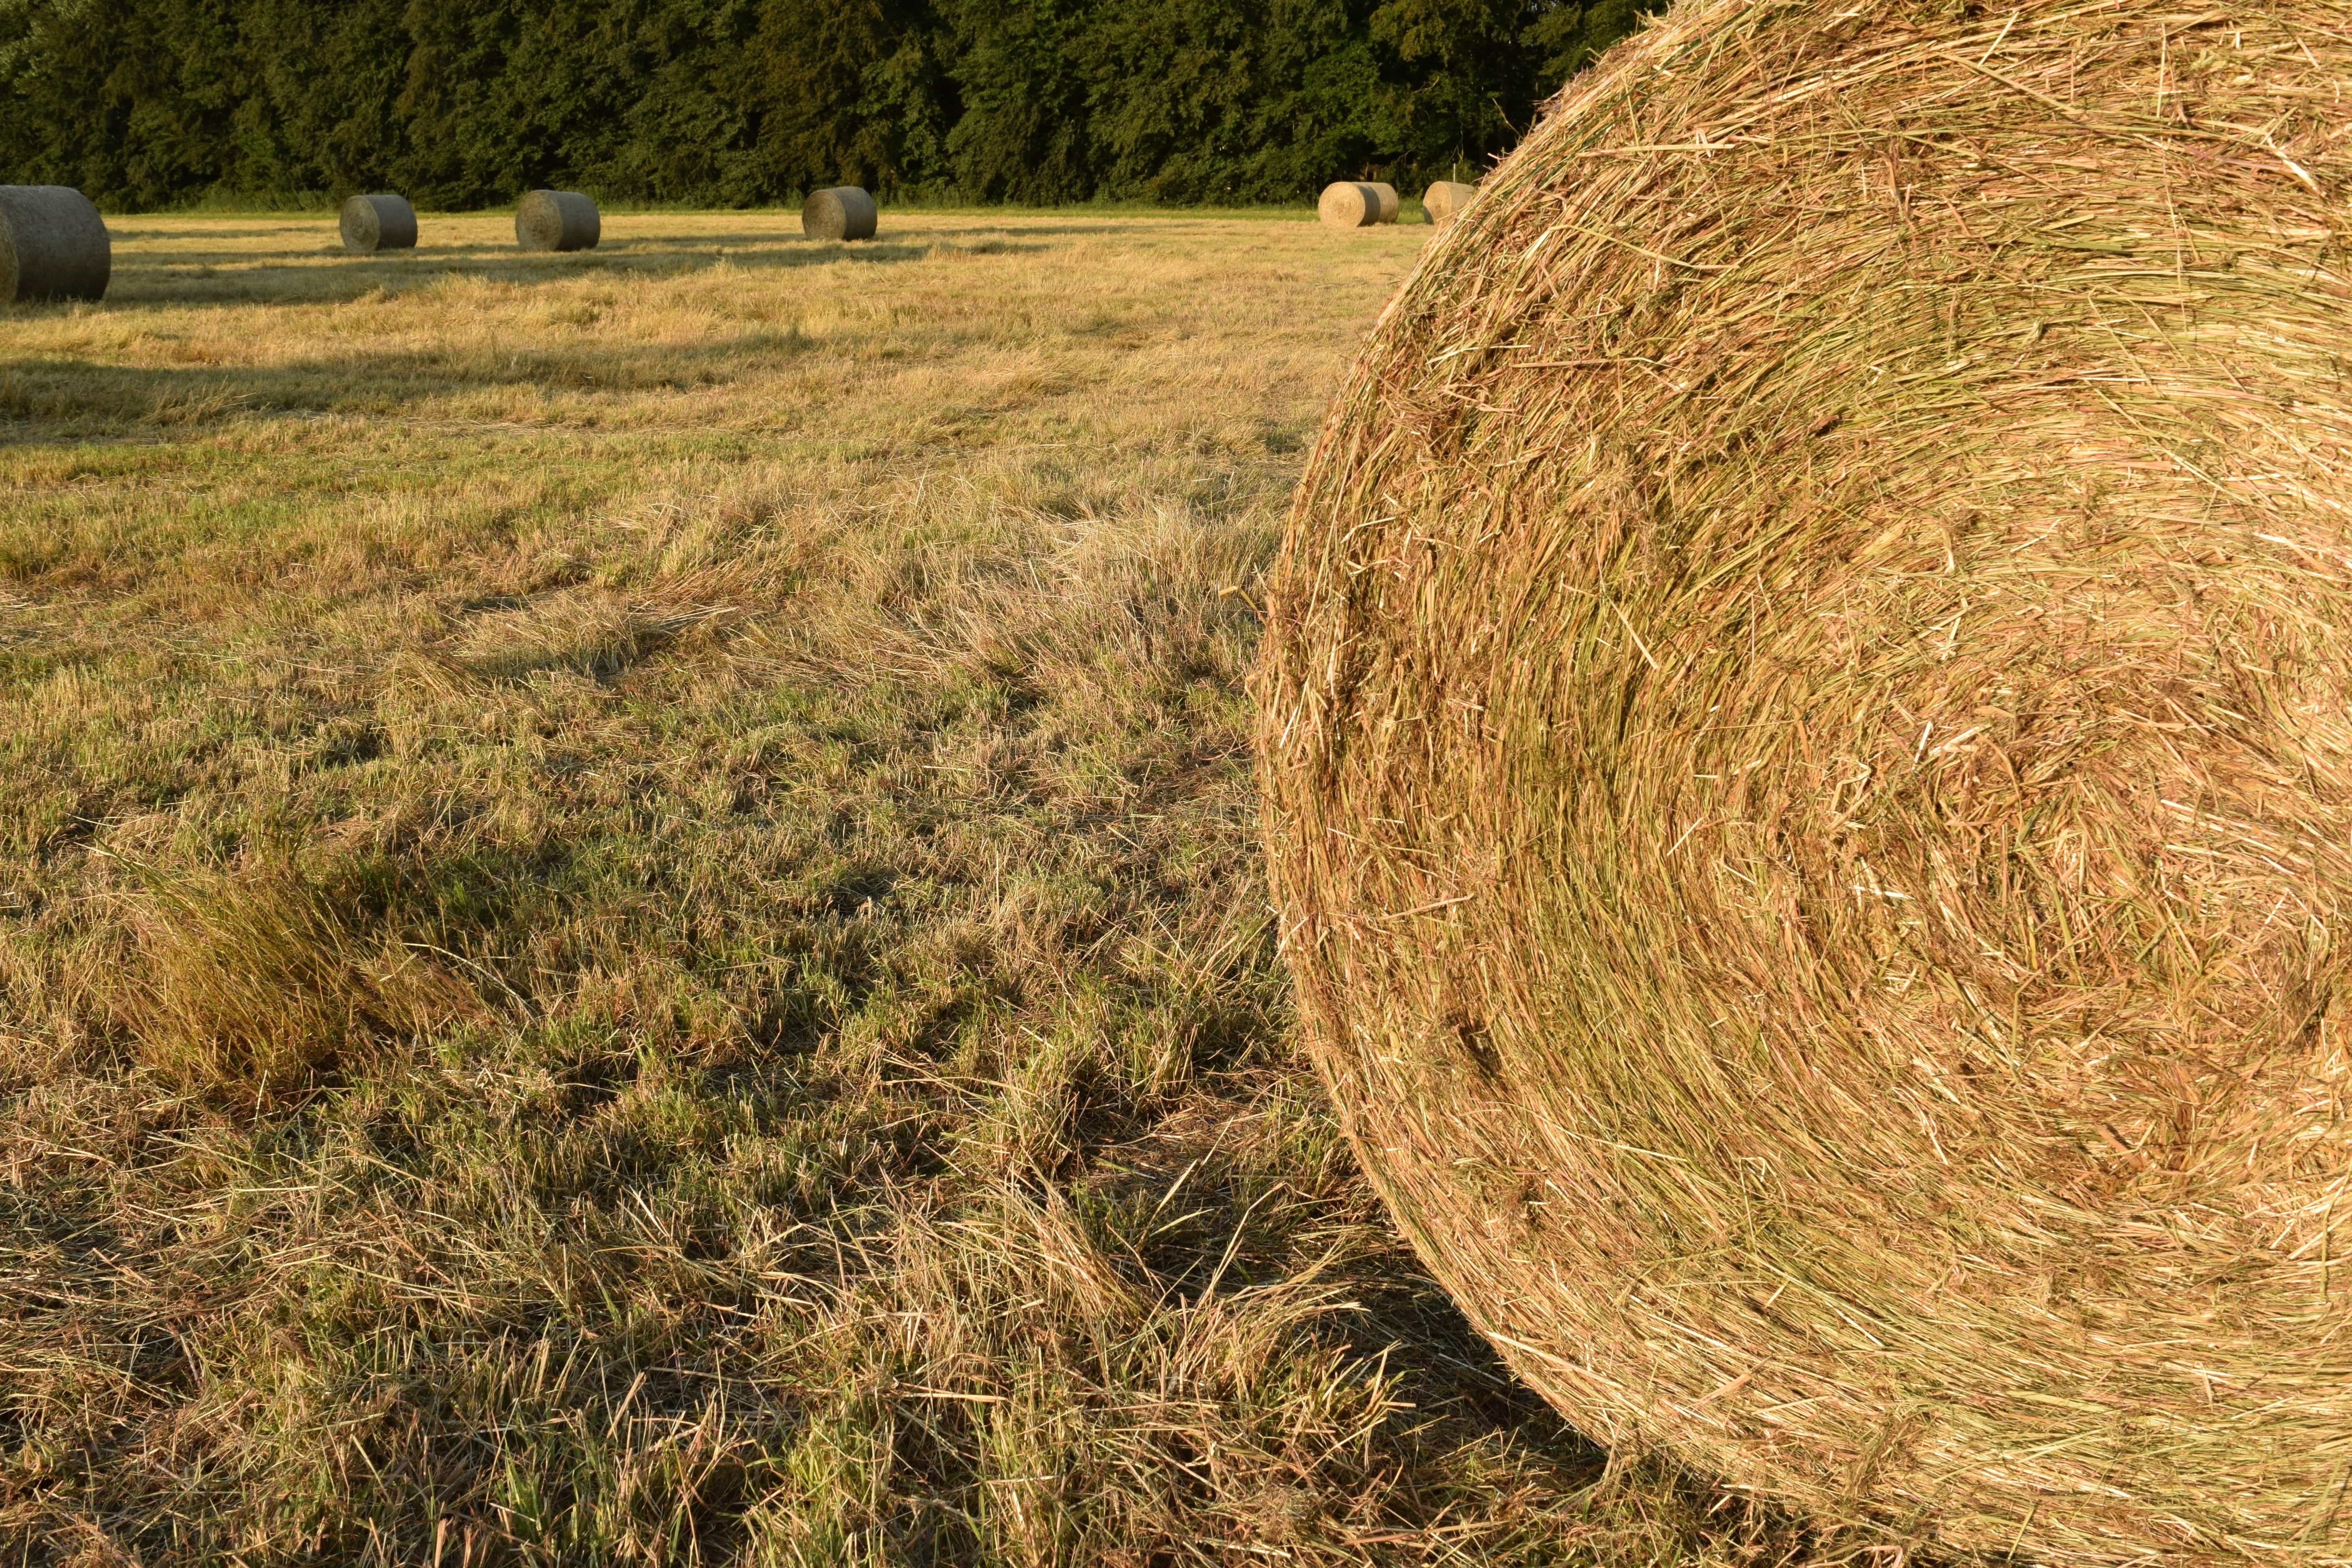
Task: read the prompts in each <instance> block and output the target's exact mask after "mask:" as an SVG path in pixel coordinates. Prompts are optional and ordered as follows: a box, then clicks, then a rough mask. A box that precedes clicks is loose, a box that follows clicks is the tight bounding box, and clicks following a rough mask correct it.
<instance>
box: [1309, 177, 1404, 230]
mask: <svg viewBox="0 0 2352 1568" xmlns="http://www.w3.org/2000/svg"><path fill="white" fill-rule="evenodd" d="M1397 205H1398V204H1397V194H1396V187H1395V186H1394V185H1384V184H1380V183H1379V182H1377V181H1373V180H1342V181H1340V182H1339V183H1338V184H1330V185H1326V186H1324V187H1323V195H1322V199H1321V200H1319V201H1318V202H1317V203H1316V204H1315V214H1316V216H1318V217H1319V218H1321V219H1322V220H1323V221H1324V223H1325V224H1327V225H1328V226H1330V227H1332V228H1370V227H1371V226H1373V225H1374V224H1378V223H1394V222H1396V216H1397Z"/></svg>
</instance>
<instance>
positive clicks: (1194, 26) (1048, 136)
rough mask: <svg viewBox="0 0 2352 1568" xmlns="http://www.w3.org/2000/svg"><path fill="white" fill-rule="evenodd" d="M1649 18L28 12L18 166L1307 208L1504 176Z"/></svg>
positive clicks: (559, 1) (435, 189) (398, 184)
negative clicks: (1589, 71) (1563, 99)
mask: <svg viewBox="0 0 2352 1568" xmlns="http://www.w3.org/2000/svg"><path fill="white" fill-rule="evenodd" d="M1636 3H1637V0H1590V3H1586V4H1578V3H1576V0H551V3H550V0H0V179H5V180H8V181H13V182H43V183H57V184H73V185H79V186H80V187H81V188H82V189H84V190H85V191H87V192H89V194H90V195H91V196H93V197H94V198H96V199H97V200H98V201H100V203H102V204H105V205H110V206H116V207H151V206H159V205H172V204H175V203H184V202H187V201H190V200H194V199H198V198H201V197H204V196H205V195H217V194H253V193H292V192H315V193H323V194H335V193H345V192H350V191H354V190H362V189H380V188H383V189H395V190H401V191H404V192H406V193H408V194H409V195H412V196H413V197H414V198H415V199H416V200H417V201H418V202H420V203H421V204H423V205H429V206H468V205H485V204H490V203H496V202H502V201H506V200H509V199H511V198H512V197H513V196H514V195H516V194H517V193H519V192H520V191H522V190H525V189H528V188H530V187H531V186H533V185H540V184H562V185H568V186H576V187H582V188H586V189H589V190H592V191H594V192H597V193H598V194H600V195H605V196H608V197H613V198H619V199H634V200H644V201H672V202H688V203H696V204H720V205H749V204H753V203H764V202H773V201H778V200H784V199H789V198H790V197H792V196H793V195H796V194H797V193H799V192H802V191H804V190H806V189H809V188H811V187H814V186H816V185H822V184H835V183H856V184H867V185H870V186H873V187H875V188H877V189H880V190H882V191H884V192H886V193H890V194H895V195H908V194H917V193H929V194H937V195H960V196H963V197H968V198H980V199H986V200H1014V201H1027V202H1058V201H1072V200H1084V199H1087V198H1091V197H1108V198H1115V199H1140V200H1150V201H1167V202H1202V201H1242V202H1257V201H1286V200H1293V199H1297V198H1300V197H1303V196H1307V195H1311V194H1312V192H1313V191H1314V190H1315V189H1316V188H1317V187H1318V186H1319V185H1320V184H1323V183H1324V182H1325V181H1328V180H1331V179H1335V178H1343V177H1348V176H1360V177H1361V176H1382V177H1390V178H1393V179H1395V180H1397V181H1398V182H1399V183H1400V184H1413V183H1417V182H1419V181H1421V180H1423V179H1425V178H1430V177H1436V176H1442V175H1444V174H1447V173H1448V172H1449V171H1451V170H1454V169H1464V170H1467V169H1473V168H1475V167H1477V166H1479V165H1481V164H1482V163H1485V162H1486V160H1488V159H1489V158H1491V157H1492V156H1493V155H1494V154H1495V153H1498V152H1500V151H1502V150H1503V149H1504V148H1505V147H1507V145H1508V144H1509V143H1510V142H1512V141H1513V140H1514V139H1515V138H1516V137H1517V134H1518V133H1519V132H1521V131H1523V130H1524V129H1525V128H1526V125H1527V123H1528V120H1529V118H1530V117H1531V116H1532V114H1533V113H1534V110H1535V108H1536V105H1537V104H1538V102H1539V101H1540V100H1542V99H1543V98H1544V97H1546V96H1548V95H1549V93H1550V92H1551V91H1553V90H1555V89H1557V88H1558V87H1559V83H1560V81H1561V80H1562V79H1564V78H1565V77H1566V76H1567V75H1568V74H1569V73H1570V71H1571V70H1573V69H1574V68H1577V67H1578V66H1579V65H1580V64H1581V63H1582V61H1583V60H1584V58H1586V57H1587V56H1589V55H1590V54H1591V52H1592V51H1593V50H1594V49H1595V48H1598V47H1601V46H1603V45H1605V44H1607V43H1608V42H1609V41H1610V40H1612V39H1613V38H1615V37H1617V36H1619V35H1620V34H1622V32H1624V31H1625V30H1626V29H1627V27H1628V26H1631V24H1632V22H1633V17H1634V15H1635V5H1636Z"/></svg>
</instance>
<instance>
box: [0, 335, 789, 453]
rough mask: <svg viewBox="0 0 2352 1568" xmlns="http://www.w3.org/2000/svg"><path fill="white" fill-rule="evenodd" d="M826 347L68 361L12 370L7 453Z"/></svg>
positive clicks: (720, 342)
mask: <svg viewBox="0 0 2352 1568" xmlns="http://www.w3.org/2000/svg"><path fill="white" fill-rule="evenodd" d="M818 346H819V342H818V340H815V339H812V338H809V337H807V336H805V335H803V333H801V332H800V331H798V330H796V329H783V330H776V329H763V330H759V331H745V332H738V333H735V334H732V335H730V336H728V337H726V338H722V339H716V340H712V341H709V342H701V343H697V344H694V345H691V346H685V345H677V344H642V345H623V346H614V345H609V344H600V343H593V342H585V343H547V342H540V343H529V342H525V343H520V344H509V343H500V342H484V343H481V344H478V345H472V346H467V347H461V348H452V349H413V350H404V351H400V352H394V353H375V354H346V355H336V356H333V357H331V358H321V359H312V360H304V361H301V362H299V363H294V364H287V365H270V366H246V365H186V366H183V365H117V364H106V363H98V362H94V361H90V360H84V359H68V358H62V357H59V358H47V359H22V360H17V361H16V362H15V363H10V364H7V365H5V367H0V445H21V444H24V443H26V442H33V441H53V440H57V439H59V438H61V437H84V436H102V435H119V434H122V433H125V432H126V431H128V430H131V429H135V428H139V427H142V426H143V427H152V428H163V427H173V426H177V427H183V428H184V427H186V426H194V425H202V424H206V423H210V422H213V421H215V420H218V419H223V418H227V417H230V416H236V415H244V414H255V413H261V414H326V413H355V414H360V413H363V414H375V415H383V414H390V413H396V412H398V411H399V410H401V409H403V408H405V407H408V406H410V405H414V404H416V403H419V402H423V401H426V400H429V399H432V398H436V397H446V396H447V395H451V394H453V393H462V392H465V391H468V390H473V389H479V388H484V387H504V386H523V385H532V386H543V387H560V388H567V389H589V390H596V391H607V392H648V391H684V390H688V389H690V388H694V387H699V386H713V385H719V384H725V383H727V382H730V381H732V380H734V379H736V377H737V376H738V375H739V374H742V373H743V372H745V371H747V370H751V369H756V368H758V367H761V366H762V365H766V364H770V363H773V362H774V361H775V360H777V359H779V358H782V357H788V356H792V355H797V354H802V353H810V352H813V351H814V349H816V348H817V347H818Z"/></svg>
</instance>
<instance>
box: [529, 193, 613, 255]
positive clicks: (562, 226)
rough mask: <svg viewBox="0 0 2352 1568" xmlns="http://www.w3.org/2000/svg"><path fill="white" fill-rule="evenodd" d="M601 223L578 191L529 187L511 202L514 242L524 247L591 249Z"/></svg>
mask: <svg viewBox="0 0 2352 1568" xmlns="http://www.w3.org/2000/svg"><path fill="white" fill-rule="evenodd" d="M602 230H603V220H602V219H601V218H600V217H599V216H597V213H596V204H595V203H594V202H593V201H591V200H589V199H588V198H587V197H586V196H583V195H581V194H580V193H579V192H578V191H532V192H530V194H529V195H525V196H524V197H523V198H522V200H520V201H519V202H517V203H516V204H515V243H516V244H517V245H520V246H521V247H523V248H524V249H525V250H592V249H593V248H595V245H596V240H597V238H598V237H599V235H600V234H601V232H602Z"/></svg>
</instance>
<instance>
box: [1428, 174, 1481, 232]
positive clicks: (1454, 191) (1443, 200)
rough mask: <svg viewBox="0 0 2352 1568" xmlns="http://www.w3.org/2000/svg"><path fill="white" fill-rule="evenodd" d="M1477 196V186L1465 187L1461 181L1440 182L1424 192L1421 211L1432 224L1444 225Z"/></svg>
mask: <svg viewBox="0 0 2352 1568" xmlns="http://www.w3.org/2000/svg"><path fill="white" fill-rule="evenodd" d="M1477 194H1478V187H1477V186H1475V185H1465V184H1463V183H1462V182H1461V181H1459V180H1439V181H1436V182H1434V183H1433V184H1431V185H1430V187H1429V189H1427V190H1425V191H1423V192H1422V194H1421V210H1422V211H1423V212H1425V213H1427V214H1428V215H1429V221H1430V222H1431V223H1433V224H1439V225H1443V224H1445V223H1447V222H1449V221H1450V220H1451V219H1452V218H1453V216H1454V214H1455V213H1458V212H1460V211H1461V210H1462V208H1463V206H1464V205H1465V203H1467V202H1468V201H1469V200H1470V198H1471V197H1472V196H1475V195H1477Z"/></svg>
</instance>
